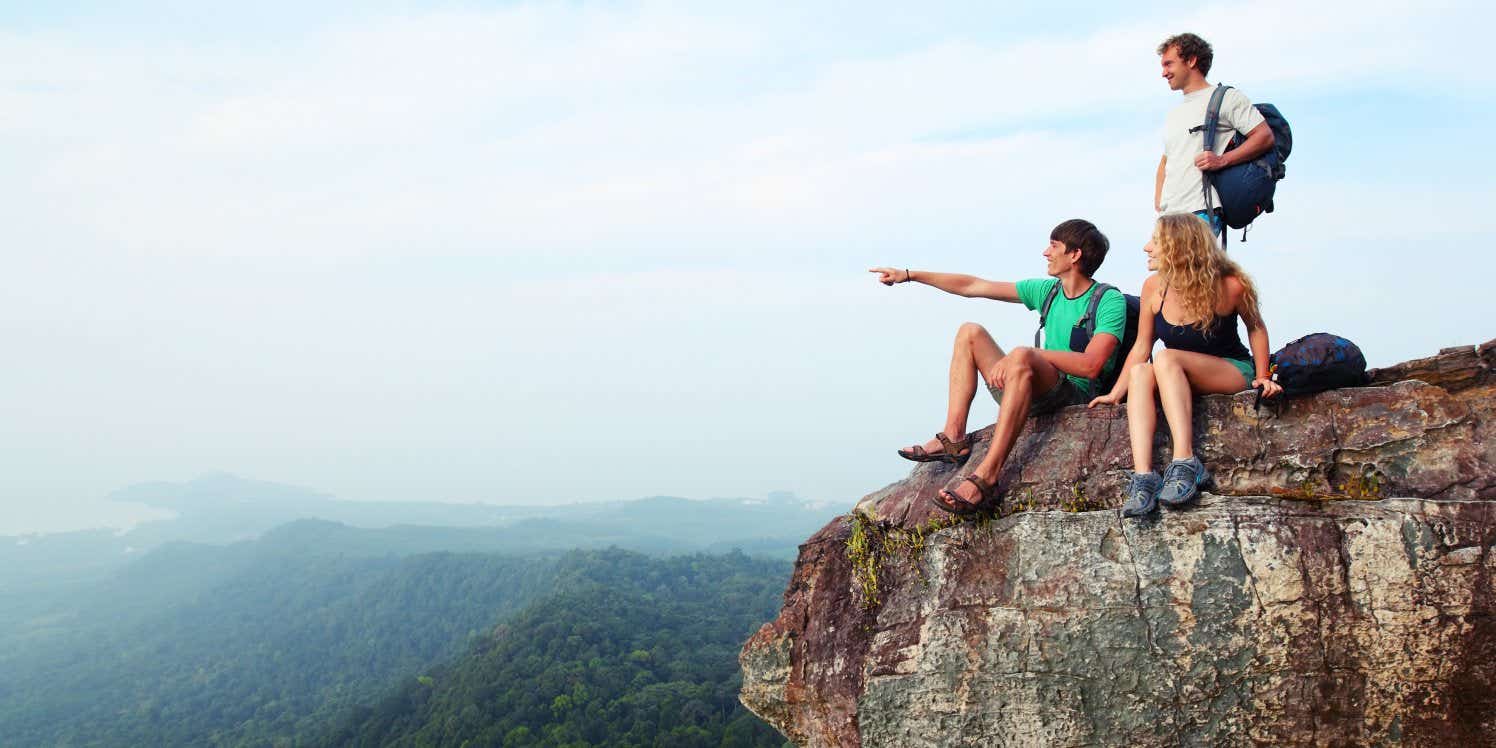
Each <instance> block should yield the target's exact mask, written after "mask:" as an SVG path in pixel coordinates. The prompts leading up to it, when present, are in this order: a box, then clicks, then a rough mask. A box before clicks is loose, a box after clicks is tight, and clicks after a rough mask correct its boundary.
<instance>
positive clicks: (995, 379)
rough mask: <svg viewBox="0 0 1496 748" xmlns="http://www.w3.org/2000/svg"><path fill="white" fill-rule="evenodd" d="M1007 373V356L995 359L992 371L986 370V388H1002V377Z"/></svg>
mask: <svg viewBox="0 0 1496 748" xmlns="http://www.w3.org/2000/svg"><path fill="white" fill-rule="evenodd" d="M1007 373H1008V357H1007V356H1003V357H1002V358H1000V359H998V360H997V363H995V364H993V365H992V371H989V372H987V387H988V389H991V388H993V387H996V388H997V389H1003V388H1004V386H1005V385H1004V383H1003V379H1004V377H1005V376H1006V375H1007Z"/></svg>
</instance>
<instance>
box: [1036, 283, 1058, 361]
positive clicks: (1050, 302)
mask: <svg viewBox="0 0 1496 748" xmlns="http://www.w3.org/2000/svg"><path fill="white" fill-rule="evenodd" d="M1059 295H1060V279H1059V278H1056V279H1055V281H1054V285H1053V286H1050V287H1049V294H1048V295H1046V296H1045V297H1044V303H1043V304H1040V305H1039V329H1037V330H1035V331H1034V347H1035V348H1042V347H1043V346H1041V345H1039V334H1040V333H1042V332H1044V320H1046V319H1048V318H1049V308H1050V307H1052V306H1054V297H1056V296H1059Z"/></svg>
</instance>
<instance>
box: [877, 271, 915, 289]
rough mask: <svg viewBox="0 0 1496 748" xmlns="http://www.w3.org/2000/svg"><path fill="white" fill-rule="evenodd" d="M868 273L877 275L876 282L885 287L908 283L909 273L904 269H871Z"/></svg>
mask: <svg viewBox="0 0 1496 748" xmlns="http://www.w3.org/2000/svg"><path fill="white" fill-rule="evenodd" d="M868 272H869V273H877V274H878V282H879V283H882V284H883V285H885V286H892V285H893V284H895V283H907V282H909V271H908V270H905V269H904V268H873V269H871V270H869V271H868Z"/></svg>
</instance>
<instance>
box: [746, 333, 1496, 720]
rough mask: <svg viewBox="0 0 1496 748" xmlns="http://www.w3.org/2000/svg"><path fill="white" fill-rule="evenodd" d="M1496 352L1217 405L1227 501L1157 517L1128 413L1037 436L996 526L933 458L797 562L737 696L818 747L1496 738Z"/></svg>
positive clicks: (1205, 419) (1464, 353)
mask: <svg viewBox="0 0 1496 748" xmlns="http://www.w3.org/2000/svg"><path fill="white" fill-rule="evenodd" d="M1493 348H1496V341H1493V344H1487V345H1486V346H1482V347H1480V348H1475V347H1472V348H1465V349H1453V350H1449V351H1446V352H1444V353H1441V354H1440V355H1439V356H1435V357H1432V358H1429V359H1422V360H1419V361H1412V362H1408V363H1406V364H1401V365H1399V366H1396V367H1391V368H1389V369H1384V370H1380V371H1378V372H1375V376H1374V379H1373V386H1369V387H1364V388H1355V389H1345V390H1339V391H1334V392H1327V393H1321V394H1319V395H1314V396H1310V397H1305V398H1301V399H1296V400H1293V401H1291V402H1290V403H1289V404H1288V405H1287V407H1286V408H1284V409H1283V411H1282V412H1281V413H1277V412H1271V411H1268V410H1267V409H1264V410H1263V411H1262V412H1261V413H1260V414H1259V413H1257V412H1255V411H1254V410H1253V409H1252V407H1251V399H1250V396H1248V395H1238V396H1235V397H1224V396H1222V397H1209V398H1203V399H1201V400H1199V401H1197V404H1196V413H1197V423H1196V429H1197V434H1198V436H1197V445H1196V447H1197V453H1198V454H1200V456H1201V458H1202V459H1203V460H1204V461H1205V463H1206V464H1207V465H1208V466H1210V467H1211V468H1212V469H1213V471H1214V472H1215V475H1216V483H1217V486H1216V488H1215V490H1214V492H1213V493H1211V494H1208V495H1207V496H1206V497H1205V498H1204V499H1203V500H1202V501H1201V502H1200V504H1198V505H1197V506H1195V507H1193V508H1190V509H1188V510H1184V511H1179V512H1166V513H1163V514H1161V515H1158V516H1155V517H1152V518H1148V519H1145V520H1142V521H1136V520H1123V519H1121V518H1119V517H1118V516H1117V514H1116V512H1115V511H1111V510H1112V509H1114V508H1115V507H1116V506H1117V505H1118V504H1119V503H1120V501H1121V488H1122V485H1123V482H1124V480H1125V477H1126V474H1127V470H1128V468H1129V466H1130V463H1131V460H1130V457H1129V455H1128V447H1127V433H1126V420H1125V416H1124V414H1123V413H1122V412H1121V409H1107V410H1105V411H1102V410H1091V411H1088V410H1086V409H1084V408H1079V407H1076V408H1069V409H1066V410H1065V411H1062V412H1061V413H1058V414H1056V415H1054V416H1049V417H1044V418H1036V419H1031V420H1030V421H1029V423H1028V425H1027V427H1026V429H1025V433H1024V435H1023V436H1022V437H1021V439H1020V442H1019V444H1018V446H1017V448H1016V449H1015V451H1014V455H1013V457H1012V458H1011V459H1010V460H1009V467H1008V469H1007V471H1006V472H1005V474H1004V476H1003V484H1004V486H1005V487H1006V490H1007V494H1006V495H1007V497H1008V499H1007V501H1006V503H1005V505H1004V508H1003V509H1002V512H1001V513H1002V514H1003V515H1004V516H1001V517H996V518H988V519H981V520H974V521H973V520H968V521H961V522H957V521H953V520H951V519H949V518H948V517H947V516H946V515H945V514H944V513H942V512H939V511H938V510H935V509H933V508H932V507H930V506H929V504H928V502H927V498H928V497H929V496H930V495H933V494H934V492H936V491H938V490H939V489H940V488H941V487H943V486H945V485H948V484H950V483H951V482H952V481H953V480H955V479H956V476H957V475H958V472H957V471H956V470H955V469H953V468H950V467H949V466H939V465H933V464H931V465H922V466H920V467H918V468H916V469H915V470H914V471H913V472H912V474H911V475H910V477H909V478H908V479H907V480H905V481H902V482H900V483H897V484H895V485H893V486H889V487H888V488H885V489H883V490H881V491H878V492H876V493H874V494H871V495H870V496H868V497H867V498H865V499H864V500H863V501H862V502H860V503H859V504H858V507H857V510H856V511H855V512H854V513H853V514H851V515H849V516H848V517H846V518H842V519H839V520H834V521H833V522H831V523H830V524H828V525H827V526H826V527H825V528H823V529H822V530H821V531H820V532H819V533H817V534H816V535H815V536H814V537H812V538H811V539H810V540H809V541H808V542H807V543H806V544H805V545H804V546H802V547H801V553H800V558H799V561H798V563H797V565H796V570H795V574H794V577H793V579H792V580H791V583H790V586H789V589H788V590H787V591H786V593H785V605H784V609H783V610H782V611H781V614H780V616H779V618H778V619H776V620H775V621H772V622H770V623H768V624H765V626H764V627H763V628H762V629H761V630H760V631H759V632H758V633H757V634H755V635H754V637H753V638H752V639H750V640H749V641H748V643H747V644H746V645H745V647H744V649H743V652H742V655H741V662H742V665H743V672H744V685H743V692H742V700H743V702H744V703H745V704H746V705H747V706H748V707H749V708H750V709H752V710H753V711H754V712H755V713H757V714H759V715H760V716H761V717H763V718H764V719H766V720H767V721H768V722H770V723H771V724H773V725H774V726H775V727H777V728H778V729H779V730H780V731H782V732H783V733H784V734H785V735H787V736H788V737H790V738H791V739H792V740H794V741H795V742H797V743H799V744H802V745H828V746H829V745H836V746H844V745H845V746H850V745H864V744H865V745H876V746H920V745H928V746H947V745H972V746H977V745H981V746H991V745H1014V746H1030V745H1070V746H1104V745H1124V744H1131V745H1145V746H1146V745H1160V746H1162V745H1450V744H1457V743H1465V744H1468V745H1496V582H1493V578H1492V574H1493V572H1496V556H1493V553H1492V546H1493V544H1496V502H1493V501H1492V499H1496V442H1493V441H1491V440H1490V439H1488V438H1486V437H1487V436H1489V432H1490V431H1491V430H1492V429H1493V428H1496V374H1493V372H1492V365H1493V364H1496V350H1492V349H1493ZM1415 377H1416V379H1415ZM1160 426H1161V427H1162V426H1163V421H1162V419H1160ZM989 434H990V432H983V433H981V434H980V436H981V437H982V438H983V443H982V445H981V446H979V447H978V449H983V448H985V445H986V442H985V438H986V437H987V436H988V435H989ZM1165 436H1166V435H1165V434H1164V433H1160V434H1159V443H1158V445H1157V446H1158V449H1157V450H1156V451H1157V453H1158V454H1160V455H1162V456H1164V457H1166V456H1167V455H1168V451H1167V449H1165ZM895 459H896V458H895Z"/></svg>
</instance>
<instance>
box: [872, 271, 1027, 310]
mask: <svg viewBox="0 0 1496 748" xmlns="http://www.w3.org/2000/svg"><path fill="white" fill-rule="evenodd" d="M868 272H870V273H877V274H878V282H879V283H882V284H883V285H885V286H892V285H894V284H895V283H908V282H909V281H914V282H915V283H923V284H925V285H927V286H933V287H935V288H938V289H940V290H942V291H944V292H946V293H953V294H955V295H957V296H965V297H966V298H969V299H995V300H997V301H1012V302H1017V301H1018V300H1019V299H1018V284H1016V283H1012V282H1009V281H991V280H987V279H985V278H978V277H976V276H975V275H962V274H960V273H932V272H930V271H928V270H908V269H906V268H873V269H871V270H869V271H868Z"/></svg>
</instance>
